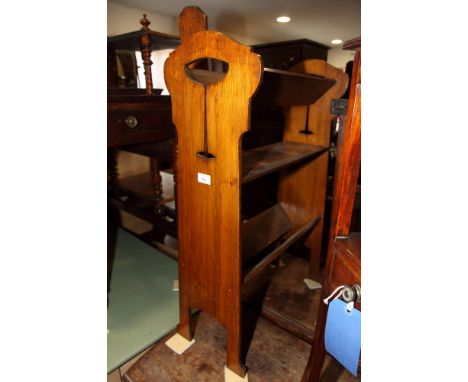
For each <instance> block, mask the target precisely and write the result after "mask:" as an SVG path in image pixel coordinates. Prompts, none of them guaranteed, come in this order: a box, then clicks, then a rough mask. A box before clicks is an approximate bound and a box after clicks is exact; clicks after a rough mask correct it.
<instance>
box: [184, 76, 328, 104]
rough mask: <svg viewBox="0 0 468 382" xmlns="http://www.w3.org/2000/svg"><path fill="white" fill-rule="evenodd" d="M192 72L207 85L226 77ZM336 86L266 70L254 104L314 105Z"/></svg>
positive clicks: (311, 77)
mask: <svg viewBox="0 0 468 382" xmlns="http://www.w3.org/2000/svg"><path fill="white" fill-rule="evenodd" d="M189 71H190V75H191V77H192V78H194V79H195V80H196V81H197V82H201V83H205V84H206V85H211V84H214V83H216V82H218V81H221V80H222V79H223V78H224V76H225V75H226V73H223V72H215V71H209V70H205V69H189ZM228 73H229V71H228ZM335 83H336V81H335V80H332V79H329V78H325V77H320V76H314V75H310V74H302V73H293V72H286V71H284V70H278V69H271V68H264V69H263V78H262V83H261V84H260V86H259V89H258V91H257V93H256V94H255V96H254V100H255V101H256V102H258V103H260V104H268V105H275V106H292V105H311V104H313V103H315V102H316V101H317V100H318V99H319V98H320V97H322V95H324V94H325V93H326V92H327V91H328V90H329V89H330V88H331V87H332V86H333V85H334V84H335Z"/></svg>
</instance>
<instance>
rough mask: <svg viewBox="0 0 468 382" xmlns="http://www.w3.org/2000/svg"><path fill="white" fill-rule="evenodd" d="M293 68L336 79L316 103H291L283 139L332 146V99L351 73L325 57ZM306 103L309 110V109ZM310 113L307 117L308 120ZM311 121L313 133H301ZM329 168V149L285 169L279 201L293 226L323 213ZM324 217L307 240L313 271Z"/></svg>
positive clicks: (316, 268) (312, 271)
mask: <svg viewBox="0 0 468 382" xmlns="http://www.w3.org/2000/svg"><path fill="white" fill-rule="evenodd" d="M290 70H291V71H292V72H299V73H307V74H312V75H320V76H324V77H326V78H330V79H333V80H334V81H335V84H334V85H333V86H332V87H331V88H330V89H329V90H328V91H327V92H326V93H325V94H324V95H323V96H322V97H321V98H320V99H319V100H318V101H317V102H316V103H315V104H313V105H308V106H307V105H304V106H292V107H290V108H288V109H286V125H285V130H284V140H285V141H287V142H297V143H301V144H309V145H320V146H323V147H329V144H330V126H331V122H332V119H333V117H334V116H333V114H331V112H330V103H331V100H332V99H334V98H340V97H341V96H342V95H343V93H344V92H345V90H346V88H347V86H348V76H347V75H346V74H345V73H343V72H342V71H341V70H340V69H337V68H335V67H333V66H332V65H330V64H328V63H326V62H325V61H322V60H306V61H303V62H301V63H299V64H297V65H295V66H294V67H292V68H291V69H290ZM307 107H309V112H308V113H307ZM306 117H308V121H306ZM306 123H308V125H309V127H310V129H311V131H312V132H313V133H312V134H309V135H306V134H303V133H301V131H303V130H304V128H305V125H306ZM327 170H328V152H326V153H323V154H321V155H320V157H319V158H317V159H315V160H314V161H311V162H307V163H306V164H304V165H303V166H301V167H298V168H296V169H294V170H293V171H288V172H286V171H284V172H283V173H282V176H281V179H280V185H279V197H278V199H279V201H280V202H282V203H283V204H284V205H285V210H286V213H287V214H288V216H289V218H290V220H291V222H292V223H293V226H294V229H295V230H298V229H300V227H302V226H303V224H304V223H305V222H306V221H308V220H310V219H312V218H313V217H315V216H317V215H318V216H323V214H324V210H325V192H326V182H327ZM322 232H323V219H322V220H321V221H320V222H319V223H318V225H317V227H316V228H315V229H314V230H313V231H312V232H311V234H310V236H309V237H308V239H307V240H306V241H305V244H306V245H307V246H308V247H309V248H310V275H311V276H312V275H314V276H315V275H317V274H318V272H319V268H320V255H321V252H322V251H321V248H322Z"/></svg>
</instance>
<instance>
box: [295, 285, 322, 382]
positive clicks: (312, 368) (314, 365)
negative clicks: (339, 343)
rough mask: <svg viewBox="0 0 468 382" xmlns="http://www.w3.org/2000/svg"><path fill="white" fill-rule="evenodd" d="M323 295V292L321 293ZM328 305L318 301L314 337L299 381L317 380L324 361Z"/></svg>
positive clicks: (310, 381) (315, 381)
mask: <svg viewBox="0 0 468 382" xmlns="http://www.w3.org/2000/svg"><path fill="white" fill-rule="evenodd" d="M322 295H323V294H322ZM327 312H328V305H325V304H324V303H323V302H322V301H320V306H319V310H318V315H317V324H316V326H315V337H314V345H313V347H312V351H311V352H310V356H309V360H308V361H307V366H306V369H305V371H304V375H303V376H302V381H301V382H318V381H319V378H320V373H321V371H322V368H323V363H324V361H325V341H324V338H325V323H326V321H327Z"/></svg>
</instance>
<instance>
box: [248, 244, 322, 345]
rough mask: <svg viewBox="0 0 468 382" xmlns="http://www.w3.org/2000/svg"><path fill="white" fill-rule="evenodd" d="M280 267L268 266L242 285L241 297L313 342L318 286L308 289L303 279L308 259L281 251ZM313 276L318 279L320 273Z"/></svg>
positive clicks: (282, 326)
mask: <svg viewBox="0 0 468 382" xmlns="http://www.w3.org/2000/svg"><path fill="white" fill-rule="evenodd" d="M281 259H282V262H283V263H284V266H283V267H280V268H278V267H276V268H273V266H270V267H269V268H268V269H267V270H266V271H265V272H263V273H261V274H259V275H258V276H257V277H256V278H255V279H254V280H253V281H252V282H251V283H250V284H247V285H245V287H244V289H243V300H244V301H245V302H246V303H247V304H248V305H249V306H250V307H251V308H252V309H256V310H257V311H258V312H259V313H260V314H261V315H262V316H263V317H265V318H267V319H268V320H270V321H272V322H274V323H275V324H276V325H278V326H280V327H281V328H283V329H285V330H286V331H288V332H290V333H292V334H294V335H295V336H297V337H298V338H301V339H302V340H303V341H306V342H308V343H310V344H312V343H313V339H314V331H315V319H316V316H317V310H318V307H319V301H320V295H321V291H320V289H315V290H310V289H309V288H307V286H306V285H305V283H304V281H303V280H304V279H305V278H307V277H308V270H309V266H308V261H306V260H304V259H301V258H299V257H297V256H292V255H289V254H288V253H286V254H284V255H283V256H282V257H281ZM315 280H317V281H318V282H321V281H322V280H321V276H319V277H317V278H316V279H315Z"/></svg>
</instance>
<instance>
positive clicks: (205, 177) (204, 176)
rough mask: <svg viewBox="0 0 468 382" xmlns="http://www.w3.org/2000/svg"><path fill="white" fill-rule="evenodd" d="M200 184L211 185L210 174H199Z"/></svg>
mask: <svg viewBox="0 0 468 382" xmlns="http://www.w3.org/2000/svg"><path fill="white" fill-rule="evenodd" d="M198 183H203V184H207V185H210V184H211V176H209V175H208V174H202V173H201V172H199V173H198Z"/></svg>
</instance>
